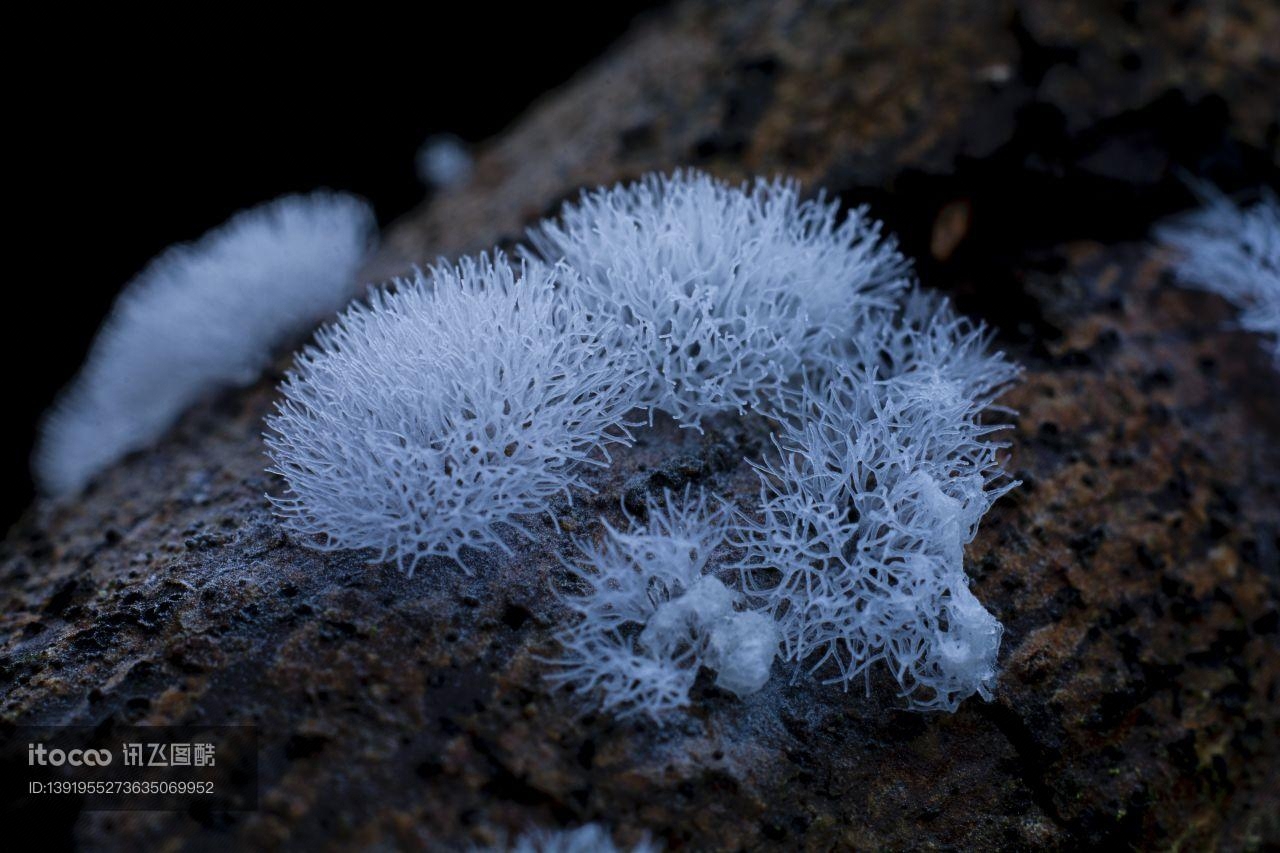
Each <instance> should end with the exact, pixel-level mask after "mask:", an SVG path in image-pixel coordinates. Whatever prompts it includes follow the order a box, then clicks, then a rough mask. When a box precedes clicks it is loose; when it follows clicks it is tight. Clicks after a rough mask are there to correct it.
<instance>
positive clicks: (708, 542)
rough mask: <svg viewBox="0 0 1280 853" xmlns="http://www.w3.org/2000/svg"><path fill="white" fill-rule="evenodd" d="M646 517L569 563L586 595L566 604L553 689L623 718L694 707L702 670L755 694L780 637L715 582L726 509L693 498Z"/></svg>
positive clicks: (658, 507) (608, 534)
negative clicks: (567, 618)
mask: <svg viewBox="0 0 1280 853" xmlns="http://www.w3.org/2000/svg"><path fill="white" fill-rule="evenodd" d="M647 510H648V514H647V519H648V520H647V522H645V523H640V522H638V521H636V520H635V519H632V520H631V522H630V525H629V527H628V529H627V530H618V529H616V528H614V527H612V526H609V525H606V527H605V535H604V538H603V540H602V541H601V542H599V543H595V542H592V541H590V540H585V539H584V540H580V541H579V542H578V548H579V550H580V552H581V554H580V557H579V559H578V560H577V561H570V562H567V563H566V565H567V566H568V568H569V569H570V570H571V572H572V573H573V575H574V576H575V577H576V578H577V580H579V581H580V582H581V583H582V584H583V585H584V586H585V587H586V593H585V595H581V596H571V597H568V598H567V599H566V603H567V605H568V606H569V608H570V609H571V610H572V611H574V613H575V615H576V618H575V620H574V622H573V623H572V624H571V625H570V626H569V627H567V628H566V629H565V630H563V631H562V632H561V633H560V635H559V640H560V643H561V646H562V648H563V655H562V656H561V657H560V658H559V659H557V660H556V661H555V663H556V664H558V666H559V667H560V668H559V669H558V670H557V671H556V672H555V673H553V674H552V675H551V678H552V680H554V681H557V682H560V683H567V684H569V685H571V686H572V687H573V688H574V689H575V690H576V691H577V692H578V693H579V694H580V695H582V696H584V697H586V698H588V699H590V700H591V701H595V702H598V703H599V704H600V706H601V707H602V708H603V709H604V710H606V711H613V712H615V713H617V714H618V716H621V717H626V716H630V715H634V714H640V713H644V714H648V715H649V716H650V717H652V718H654V719H658V718H660V717H661V716H662V714H663V713H664V712H667V711H670V710H673V709H675V708H679V707H682V706H684V705H687V704H688V701H689V690H690V688H691V687H692V686H693V683H694V680H695V679H696V677H697V675H698V670H699V667H702V666H705V667H707V668H708V669H710V670H712V671H714V672H715V673H716V684H717V685H719V686H720V687H722V688H724V689H726V690H729V691H731V692H733V693H735V694H737V695H738V696H746V695H749V694H751V693H754V692H755V691H757V690H759V689H760V688H761V687H762V686H764V683H765V681H767V680H768V678H769V669H770V665H771V663H772V661H773V658H774V656H775V655H776V654H777V650H778V634H777V631H776V629H775V628H774V625H773V620H772V619H770V618H769V617H768V616H767V615H765V614H763V613H759V612H754V611H742V610H739V609H738V608H739V607H740V606H741V605H742V595H741V593H739V592H735V591H733V590H731V589H730V588H729V587H727V586H725V584H724V583H723V582H721V581H720V580H719V579H718V578H717V577H715V575H713V574H711V573H710V570H711V569H712V567H713V560H714V559H715V558H716V556H717V552H718V551H719V550H720V549H721V547H722V546H723V545H724V544H725V540H726V536H727V534H728V530H729V526H728V512H727V510H726V509H725V508H724V507H718V508H714V509H713V508H712V507H711V505H710V502H709V500H708V498H707V497H706V495H705V494H703V493H700V494H699V495H698V496H697V497H696V498H695V497H694V496H693V495H692V494H691V493H690V491H689V490H686V491H685V493H684V496H683V497H680V498H676V497H673V496H672V495H671V494H670V493H667V494H666V496H665V499H664V500H663V501H662V502H657V501H654V500H652V499H651V500H650V501H649V504H648V507H647Z"/></svg>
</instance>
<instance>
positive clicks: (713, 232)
mask: <svg viewBox="0 0 1280 853" xmlns="http://www.w3.org/2000/svg"><path fill="white" fill-rule="evenodd" d="M838 210H839V205H838V204H836V203H834V202H831V203H828V202H826V201H825V200H824V198H823V197H822V196H819V197H818V198H817V199H816V200H813V201H801V200H800V198H799V186H798V184H796V183H795V182H794V181H780V180H779V181H773V182H767V181H764V180H757V181H756V182H755V183H754V184H752V185H749V186H748V185H743V186H741V187H734V186H730V185H729V184H727V183H724V182H722V181H717V180H715V179H713V178H711V177H708V176H707V175H704V174H701V173H698V172H693V171H689V172H676V173H675V174H674V175H672V176H670V177H667V176H662V175H650V176H649V177H647V178H645V179H644V180H642V181H640V182H639V183H636V184H632V185H629V186H618V187H614V188H612V189H607V190H598V191H596V192H591V193H584V194H583V196H582V198H581V200H580V201H579V202H578V203H577V204H568V205H566V206H565V208H564V210H563V211H562V212H561V215H560V220H559V222H544V223H543V224H541V225H540V226H539V227H537V228H535V229H532V230H531V231H530V232H529V238H530V241H531V243H532V244H533V246H534V247H535V249H536V250H537V251H538V253H540V254H541V256H542V257H544V258H545V259H547V260H551V261H555V260H559V259H564V260H565V261H567V262H568V263H569V264H570V265H571V266H572V267H574V268H575V269H576V270H577V271H578V272H579V273H580V274H581V276H582V278H581V281H580V282H579V285H578V289H579V291H580V298H581V300H582V303H583V305H584V307H585V308H586V309H587V310H588V311H590V312H591V313H592V314H597V315H601V316H604V317H607V318H609V319H611V320H613V321H616V322H617V324H618V329H619V331H620V332H621V333H623V334H622V337H620V338H619V339H618V341H617V342H616V343H615V344H614V349H615V350H616V351H618V352H631V353H634V354H635V356H636V358H637V359H638V361H639V364H640V367H641V369H642V370H643V371H644V376H645V383H644V390H643V394H642V402H643V403H644V404H645V405H647V406H649V407H650V408H651V410H652V409H660V410H664V411H666V412H669V413H670V414H671V415H672V416H673V417H675V418H676V419H677V420H680V421H682V422H683V423H685V424H686V425H690V426H697V425H698V424H699V423H700V420H701V419H702V418H703V417H706V416H709V415H711V414H714V413H717V412H723V411H739V412H740V411H742V410H744V409H745V408H747V407H754V406H760V405H762V404H769V403H771V402H772V399H773V397H774V394H775V392H776V391H777V389H778V388H779V387H781V386H783V385H785V384H786V383H787V382H788V381H789V380H791V379H793V378H794V377H795V376H796V375H797V374H799V373H800V372H801V370H802V369H803V367H804V366H805V364H806V363H807V362H811V361H813V360H815V359H817V358H818V357H819V355H820V354H821V353H822V352H823V351H824V349H825V348H827V347H829V346H830V345H831V344H832V342H833V341H841V340H845V339H847V338H848V337H849V336H850V334H851V333H852V332H853V330H854V329H855V328H856V327H857V325H858V324H859V322H860V321H861V320H862V319H863V317H864V316H865V315H866V313H867V312H868V310H869V309H871V308H873V307H875V306H885V305H887V304H889V303H891V302H892V300H893V299H894V298H895V296H896V293H897V292H898V291H899V290H901V289H902V288H904V287H905V285H906V276H907V272H908V264H907V262H906V260H905V259H904V258H903V257H902V255H901V254H900V253H899V252H898V250H897V247H896V244H895V243H894V241H893V240H892V239H889V238H885V237H883V236H882V234H881V229H880V224H879V223H878V222H876V221H874V220H872V219H870V218H869V217H868V215H867V212H866V209H865V208H859V209H857V210H854V211H852V212H850V213H849V214H848V216H846V217H845V218H843V219H841V218H840V217H839V214H838Z"/></svg>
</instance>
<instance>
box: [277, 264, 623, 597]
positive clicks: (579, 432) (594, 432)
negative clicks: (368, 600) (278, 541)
mask: <svg viewBox="0 0 1280 853" xmlns="http://www.w3.org/2000/svg"><path fill="white" fill-rule="evenodd" d="M568 276H571V273H569V272H568V271H567V270H565V269H563V268H556V267H551V266H546V265H543V264H525V265H523V266H522V268H516V267H513V266H512V265H511V264H510V263H509V262H508V261H507V259H506V258H505V257H503V256H502V255H500V254H498V255H495V256H494V257H492V258H488V257H481V258H479V259H477V260H473V259H466V260H463V261H462V262H461V263H460V264H459V265H458V266H456V267H450V266H445V265H440V266H436V267H433V268H432V269H430V270H429V271H428V272H427V273H426V274H421V273H420V274H419V275H418V276H417V277H416V278H414V279H412V280H406V281H401V282H399V283H398V284H397V285H396V288H395V290H394V292H389V291H374V292H373V293H372V294H371V296H370V300H369V304H368V305H356V306H355V307H353V308H351V309H349V310H348V311H347V312H346V313H345V314H343V315H342V317H341V318H340V319H339V320H338V321H337V322H336V323H335V324H334V325H332V326H329V327H327V328H325V329H322V330H321V331H320V332H319V333H317V336H316V342H315V345H313V346H310V347H307V348H306V349H305V350H304V351H303V352H302V354H301V355H300V357H299V359H298V362H297V366H296V368H295V370H294V371H293V372H291V373H290V374H289V376H288V379H287V380H286V381H285V383H284V384H283V386H282V388H281V391H282V394H283V397H284V399H283V400H282V401H281V402H280V403H279V404H278V406H277V411H276V412H275V413H274V414H273V415H272V416H271V417H270V418H269V419H268V426H269V427H270V429H271V430H272V433H271V434H270V435H268V437H267V445H268V448H269V450H270V454H271V457H272V460H273V462H274V467H273V468H272V469H271V470H272V471H274V472H276V473H278V474H280V475H281V476H283V477H284V478H285V480H286V481H287V483H288V489H287V491H286V492H285V494H284V496H283V497H278V498H275V499H273V500H274V503H275V505H276V507H277V509H278V511H279V512H280V513H281V514H282V515H283V516H284V518H285V519H286V522H287V524H288V526H289V527H290V528H291V529H293V530H294V531H296V532H299V533H302V534H306V535H308V536H310V535H311V534H319V535H320V536H321V537H323V540H322V541H321V542H318V543H316V547H320V548H324V549H337V548H372V549H375V550H376V551H377V552H378V555H379V560H380V561H381V560H389V559H395V560H396V561H397V562H398V563H399V565H400V566H401V567H402V568H403V569H404V570H406V571H408V572H410V573H412V571H413V569H414V568H415V566H416V565H417V563H418V562H419V561H420V560H422V559H423V558H426V557H429V556H433V555H438V556H446V557H450V558H453V559H454V560H455V561H458V562H459V563H460V564H461V556H462V555H461V549H463V548H464V547H470V548H474V549H478V550H487V549H490V548H493V547H497V548H499V549H502V550H506V551H509V550H510V549H509V547H508V546H507V545H506V544H505V543H504V542H503V540H502V538H501V536H500V535H499V534H500V531H501V530H502V529H503V528H506V529H510V530H514V531H516V532H524V531H525V529H524V528H523V526H522V524H521V518H522V517H524V516H530V515H536V514H541V513H546V512H549V510H548V501H549V500H550V499H551V498H552V497H553V496H555V495H557V494H568V493H569V490H570V489H571V488H572V487H575V486H583V485H584V484H583V482H582V479H581V476H580V474H581V469H582V466H583V465H602V464H605V463H604V461H603V460H602V458H601V457H602V456H603V458H604V459H607V454H605V453H604V449H605V447H606V445H608V444H610V443H612V442H619V441H627V440H629V435H628V434H627V431H626V427H625V424H624V423H623V417H624V415H625V414H626V412H627V411H629V410H630V409H631V408H633V406H634V380H633V378H632V377H629V376H628V375H627V374H626V373H625V372H623V371H620V370H619V369H618V366H617V365H616V364H615V363H614V362H613V361H612V360H611V359H610V358H609V354H608V352H607V351H606V350H604V349H603V348H602V341H605V340H608V339H609V337H610V331H611V330H610V329H609V327H608V326H607V325H599V324H587V323H584V322H583V316H582V313H581V312H580V311H579V310H577V308H576V306H574V305H573V304H572V302H571V300H568V299H564V298H561V295H560V294H559V293H557V288H558V287H560V288H563V285H564V281H565V279H566V277H568Z"/></svg>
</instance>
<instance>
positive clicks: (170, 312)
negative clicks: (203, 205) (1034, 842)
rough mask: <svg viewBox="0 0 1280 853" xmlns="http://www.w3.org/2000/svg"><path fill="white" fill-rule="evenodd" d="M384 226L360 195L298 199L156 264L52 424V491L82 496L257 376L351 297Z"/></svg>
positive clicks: (47, 427)
mask: <svg viewBox="0 0 1280 853" xmlns="http://www.w3.org/2000/svg"><path fill="white" fill-rule="evenodd" d="M374 225H375V223H374V218H373V213H372V211H370V209H369V208H368V206H367V205H365V204H364V203H363V202H361V201H359V200H357V199H355V198H352V197H350V196H345V195H336V194H333V193H327V192H317V193H314V194H311V195H307V196H288V197H285V198H281V199H277V200H276V201H273V202H271V203H268V204H265V205H262V206H260V207H257V208H254V209H252V210H248V211H245V212H243V213H240V214H238V215H236V216H235V217H233V218H232V219H231V220H230V221H228V222H227V223H226V224H224V225H223V226H221V227H220V228H217V229H215V230H213V231H211V232H209V233H208V234H206V235H205V236H204V237H202V238H201V239H200V240H198V241H196V242H195V243H192V244H190V245H180V246H175V247H173V248H171V249H169V250H168V251H167V252H165V253H164V254H162V255H160V256H159V257H158V258H156V259H155V260H154V261H152V262H151V264H150V265H149V266H148V267H147V268H146V269H145V270H143V272H142V273H141V274H139V275H138V277H137V278H136V279H135V280H134V281H132V282H131V283H130V284H129V285H128V286H127V287H126V288H125V289H124V291H123V292H122V293H121V295H120V297H119V299H118V300H117V301H116V304H115V306H114V308H113V309H112V312H111V314H110V316H109V317H108V318H107V320H106V322H105V323H104V324H103V327H102V329H101V331H100V332H99V334H98V337H97V339H96V340H95V341H94V343H93V347H92V349H91V350H90V352H89V356H88V359H87V361H86V362H85V366H84V368H83V369H82V370H81V372H80V374H79V376H77V377H76V379H75V380H74V382H73V383H72V384H71V385H70V387H69V388H68V389H67V390H66V391H65V392H64V393H63V395H62V396H61V398H60V399H59V401H58V402H57V404H56V405H55V406H54V408H53V410H52V411H51V412H50V414H49V415H48V416H47V418H46V419H45V422H44V424H43V425H42V428H41V435H40V440H39V445H38V447H37V450H36V454H35V456H34V459H33V473H34V475H35V479H36V482H37V484H38V485H39V487H40V489H41V491H42V492H44V493H46V494H49V495H55V496H62V495H68V494H72V493H75V492H78V491H79V490H80V489H82V488H83V487H84V486H85V485H86V484H87V483H88V481H89V480H90V479H91V478H92V477H93V476H94V475H95V474H97V473H98V472H99V471H101V470H102V469H103V468H105V467H106V466H108V465H110V464H111V463H112V462H114V461H115V460H117V459H119V458H121V457H122V456H124V455H126V454H128V453H130V452H132V451H134V450H139V449H141V448H143V447H145V446H147V445H148V444H150V443H152V442H153V441H155V440H156V439H157V438H159V437H160V435H161V434H163V433H164V431H165V430H166V429H168V428H169V426H171V425H172V424H173V422H174V421H175V420H176V419H177V418H178V416H179V415H181V414H182V412H183V411H185V410H186V409H187V408H188V407H189V406H190V405H191V404H192V403H194V402H196V401H197V400H199V399H200V398H201V397H203V396H205V395H206V394H208V393H209V392H210V391H213V390H216V389H218V388H221V387H226V386H235V385H246V384H248V383H250V382H252V381H253V380H254V379H256V378H257V376H258V375H259V373H260V372H261V371H262V369H263V368H264V367H265V366H266V365H267V363H268V362H269V360H270V357H271V355H272V353H273V351H274V350H275V348H276V347H278V346H280V345H281V344H283V343H287V342H288V340H289V339H290V338H291V337H294V336H297V335H299V334H301V333H303V332H306V331H307V330H309V329H310V328H311V327H312V326H314V325H315V324H316V323H317V322H319V321H320V320H322V319H324V318H325V317H326V316H328V315H330V314H332V313H334V312H336V311H337V310H339V309H340V308H341V307H342V306H343V305H345V304H346V303H347V301H348V300H349V299H350V298H351V293H352V291H353V290H354V288H355V285H356V281H355V276H356V274H357V270H358V268H359V266H360V264H361V262H362V261H363V260H364V258H365V255H366V253H367V251H368V249H369V246H370V242H371V240H372V237H373V232H374Z"/></svg>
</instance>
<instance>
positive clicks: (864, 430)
mask: <svg viewBox="0 0 1280 853" xmlns="http://www.w3.org/2000/svg"><path fill="white" fill-rule="evenodd" d="M883 319H884V322H883V323H880V324H877V325H875V326H873V327H869V328H868V329H867V330H866V333H865V335H864V336H863V337H862V338H861V339H859V340H858V341H856V342H855V346H854V348H853V349H854V353H853V355H852V357H851V358H850V360H849V361H848V362H847V363H845V364H833V365H832V366H831V368H830V370H829V371H828V372H827V375H828V376H829V381H827V382H825V383H824V386H823V387H821V388H813V387H811V386H807V387H806V388H805V389H804V390H803V392H802V393H801V394H800V397H799V400H798V402H797V403H796V404H795V408H794V411H793V412H791V416H790V417H789V418H788V419H786V421H785V423H783V425H782V428H781V430H780V433H779V434H778V435H777V436H775V439H774V441H775V444H776V449H777V454H776V456H774V457H773V458H771V459H769V460H767V461H766V462H764V463H762V464H759V465H758V466H757V468H758V470H759V472H760V475H761V503H762V515H763V519H762V521H760V522H758V523H748V524H747V525H746V526H745V527H744V528H743V530H742V531H741V535H742V539H743V545H744V548H745V557H744V559H743V561H742V562H741V564H740V568H741V570H742V577H743V584H744V588H745V589H746V590H747V592H748V594H750V595H752V596H753V597H756V598H758V599H759V600H761V601H762V602H763V603H764V604H765V606H767V607H768V609H769V610H770V611H772V613H773V615H774V617H775V618H776V619H777V620H778V625H779V627H780V630H781V633H782V638H783V646H784V649H785V655H786V657H787V658H789V659H792V660H795V661H804V662H807V663H810V664H811V665H812V670H813V671H817V670H820V669H824V668H825V669H826V670H827V671H828V672H829V673H830V674H829V677H828V679H827V680H828V681H829V682H830V683H839V684H843V685H846V686H847V685H848V684H849V682H851V681H852V680H853V679H855V678H858V677H859V676H863V677H866V675H867V672H868V669H869V668H870V667H871V666H872V665H873V664H875V663H876V662H877V661H883V662H884V663H885V664H886V666H887V668H888V670H889V672H890V673H891V674H892V675H893V676H894V677H895V678H896V679H897V681H898V683H899V684H900V685H901V688H902V693H903V695H904V696H905V697H906V698H907V700H908V703H909V704H910V706H911V707H914V708H918V709H944V710H948V711H953V710H955V708H956V706H957V705H958V704H959V702H960V701H961V700H963V699H964V698H965V697H967V696H969V695H970V694H972V693H974V692H977V693H979V694H981V695H982V696H983V697H984V698H989V697H990V686H991V683H992V681H993V680H994V676H995V661H996V652H997V651H998V649H999V643H1000V634H1001V631H1002V628H1001V626H1000V624H999V622H997V621H996V619H995V618H994V617H993V616H992V615H991V614H990V613H988V612H987V611H986V610H985V609H984V608H983V607H982V605H981V604H980V603H979V602H978V601H977V599H976V598H974V596H973V594H972V593H971V592H970V591H969V586H968V584H969V581H968V578H967V577H966V575H965V572H964V564H963V563H964V545H965V543H967V542H969V541H970V540H971V539H972V538H973V536H974V534H975V532H976V530H977V525H978V521H979V519H981V517H982V516H983V514H984V513H986V511H987V509H988V508H989V507H990V506H991V504H992V503H993V502H994V501H995V500H996V498H998V497H999V496H1000V495H1002V494H1004V493H1005V492H1006V491H1008V490H1009V489H1011V488H1012V487H1013V486H1014V485H1016V483H1004V484H1001V483H1000V480H1001V479H1002V478H1004V472H1003V471H1001V469H1000V466H999V464H998V462H997V459H996V454H997V450H998V449H999V448H1000V447H1003V446H1004V445H1003V444H1000V443H998V442H995V441H992V440H991V439H990V437H989V436H990V434H991V433H992V432H993V431H995V430H998V429H1001V428H1002V426H1001V425H988V424H987V423H986V422H985V420H984V418H983V413H984V411H987V410H992V409H997V407H995V406H993V405H992V404H993V401H994V399H995V397H996V396H997V395H998V394H999V393H1000V391H1001V390H1002V389H1003V388H1004V387H1005V386H1006V385H1007V384H1008V383H1009V382H1010V381H1012V380H1013V379H1014V378H1015V376H1016V375H1017V369H1016V368H1015V367H1014V366H1013V365H1012V364H1010V363H1009V362H1008V361H1006V360H1005V359H1004V358H1003V356H1002V355H1000V354H995V355H992V354H989V353H988V349H987V347H988V343H989V335H987V334H986V333H985V332H984V330H983V329H982V328H980V327H976V326H974V325H972V324H970V323H969V322H967V321H965V320H963V319H961V318H959V317H957V316H956V315H955V314H954V313H953V312H952V311H951V309H950V308H949V306H948V305H947V304H946V302H945V301H944V300H941V299H939V298H936V297H930V296H926V295H924V294H921V293H919V292H912V293H910V294H908V296H907V297H906V299H905V300H904V302H903V304H902V306H901V308H900V310H899V311H897V312H895V313H894V314H892V315H889V316H886V317H884V318H883Z"/></svg>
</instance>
